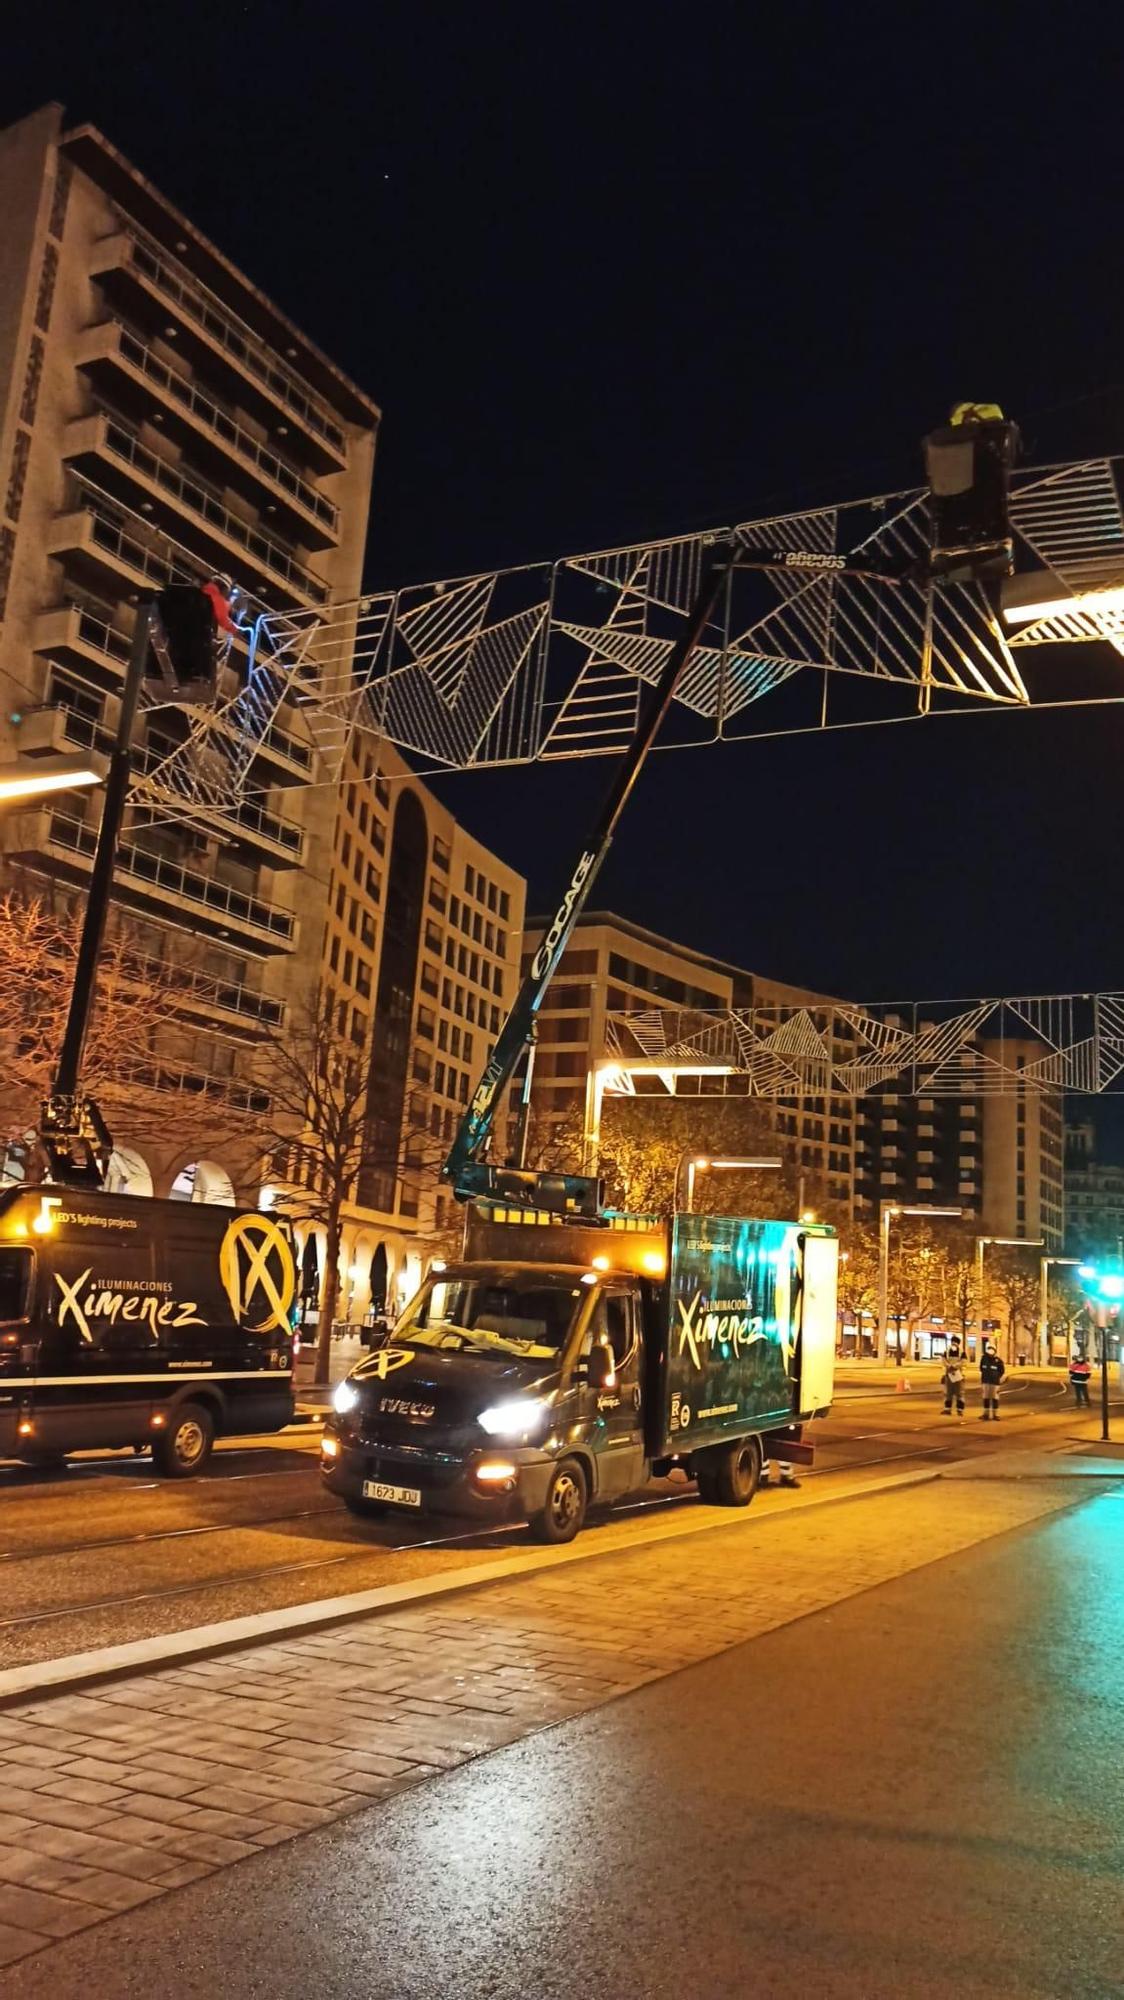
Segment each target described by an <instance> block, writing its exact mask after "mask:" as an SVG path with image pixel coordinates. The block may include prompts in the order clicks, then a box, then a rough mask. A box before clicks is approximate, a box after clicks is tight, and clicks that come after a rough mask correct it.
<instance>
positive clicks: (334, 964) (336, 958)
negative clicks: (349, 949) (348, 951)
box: [328, 937, 340, 972]
mask: <svg viewBox="0 0 1124 2000" xmlns="http://www.w3.org/2000/svg"><path fill="white" fill-rule="evenodd" d="M328 964H329V965H330V966H331V968H332V971H333V972H338V971H339V965H340V941H339V939H338V937H334V938H333V939H332V949H331V951H330V952H329V953H328Z"/></svg>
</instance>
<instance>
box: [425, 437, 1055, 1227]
mask: <svg viewBox="0 0 1124 2000" xmlns="http://www.w3.org/2000/svg"><path fill="white" fill-rule="evenodd" d="M1017 440H1018V433H1017V430H1016V428H1015V426H1014V425H1013V424H1011V423H1008V422H1007V421H1006V420H1005V419H1004V418H1003V417H1002V414H1001V412H1000V411H999V410H998V408H997V407H996V406H995V405H993V404H960V405H958V406H957V408H956V410H955V411H954V412H953V415H952V419H951V422H950V424H949V425H948V426H947V427H945V428H943V429H940V430H936V431H933V432H931V433H930V434H929V436H928V437H927V438H926V440H925V453H926V463H927V471H928V476H929V491H930V520H931V542H930V546H929V548H928V549H926V550H924V551H923V552H922V553H921V554H920V555H918V556H913V557H907V558H903V560H902V561H901V562H900V563H895V562H894V561H893V560H892V559H891V560H889V561H887V560H886V559H884V558H882V557H880V556H879V555H878V554H876V553H875V552H874V551H868V550H864V549H862V548H859V549H855V550H853V551H852V552H851V553H850V554H846V555H843V554H828V553H826V552H820V551H817V550H810V549H781V548H775V549H753V548H749V547H746V546H743V545H741V544H739V543H738V542H736V541H729V540H724V539H723V540H716V541H715V542H714V544H713V545H712V546H711V547H710V548H709V549H708V550H707V551H706V554H705V557H704V561H703V568H702V576H701V580H700V583H699V588H698V591H697V593H696V596H695V599H694V601H693V603H692V605H691V607H690V610H689V611H688V613H687V619H686V624H685V626H684V629H683V631H682V632H681V634H680V636H679V638H678V639H677V640H676V642H675V644H674V645H673V647H672V649H671V651H670V653H669V654H668V656H667V659H666V661H665V662H664V667H663V671H662V673H661V674H660V676H659V679H658V680H657V681H656V682H655V683H654V684H653V685H652V686H651V687H650V688H649V689H648V691H647V693H646V694H645V695H644V696H643V697H642V698H641V702H640V707H639V712H638V715H637V720H636V727H635V730H634V731H633V735H632V740H631V742H630V744H629V746H628V749H627V750H626V751H625V754H624V757H623V758H622V760H621V763H620V765H619V767H618V769H617V772H616V774H615V776H614V778H613V782H612V784H611V785H610V787H609V791H608V794H607V796H606V798H605V801H604V803H603V805H602V808H601V812H600V814H599V816H598V818H597V820H596V822H595V824H594V827H593V830H592V832H591V834H590V837H589V839H588V841H587V842H586V844H585V846H584V847H583V848H582V851H581V854H580V855H579V857H578V862H577V866H576V867H575V869H574V871H573V874H572V875H571V877H570V880H569V882H568V883H567V885H566V889H565V891H564V893H563V896H562V899H561V901H560V903H559V905H558V907H557V909H556V910H555V913H554V916H553V917H552V919H551V921H550V923H549V924H548V925H547V928H546V930H545V931H544V933H543V936H542V939H541V941H540V943H539V945H538V948H537V950H536V951H535V954H534V957H533V958H532V960H531V963H530V965H529V967H528V969H527V972H526V974H525V975H524V978H523V982H522V984H521V986H520V988H519V991H518V993H517V994H516V997H515V1000H514V1002H513V1004H512V1007H511V1010H510V1012H509V1014H508V1016H507V1019H506V1021H505V1022H504V1024H503V1027H502V1028H501V1030H500V1033H499V1037H498V1040H497V1041H496V1045H495V1047H494V1049H493V1050H492V1053H491V1056H490V1057H489V1059H488V1062H487V1064H486V1066H485V1069H484V1073H483V1075H482V1077H481V1079H480V1082H479V1083H478V1084H477V1086H476V1090H475V1092H474V1094H473V1096H472V1099H471V1101H470V1103H469V1105H468V1107H467V1109H466V1111H465V1114H464V1116H463V1118H462V1119H461V1122H460V1125H459V1127H458V1129H457V1132H456V1136H455V1137H454V1140H453V1144H452V1146H451V1148H450V1150H449V1155H448V1158H447V1159H446V1161H445V1164H444V1166H443V1168H442V1170H441V1172H442V1178H443V1179H445V1180H448V1181H451V1182H452V1186H453V1192H454V1194H455V1195H456V1197H457V1199H458V1200H459V1201H473V1200H476V1199H478V1198H484V1199H487V1198H491V1199H493V1200H500V1201H506V1202H509V1203H512V1204H514V1205H519V1204H520V1203H522V1204H523V1205H525V1206H528V1207H534V1208H543V1209H550V1210H551V1211H552V1212H553V1213H555V1214H561V1215H567V1216H572V1217H581V1218H583V1219H586V1220H594V1219H596V1218H597V1216H598V1213H599V1210H600V1207H601V1188H600V1184H599V1182H597V1181H596V1180H593V1179H590V1178H588V1177H586V1176H584V1175H576V1174H547V1175H543V1174H537V1173H529V1172H527V1171H526V1170H525V1169H524V1167H523V1164H522V1160H521V1159H520V1160H519V1161H518V1162H516V1163H515V1164H513V1165H510V1166H507V1167H497V1166H493V1165H491V1164H490V1163H488V1162H486V1161H484V1160H483V1159H482V1158H481V1155H482V1153H483V1152H484V1150H485V1147H486V1146H487V1143H488V1139H489V1137H490V1135H491V1132H492V1128H493V1125H494V1122H495V1116H496V1109H497V1106H498V1104H499V1102H500V1099H501V1097H502V1095H503V1093H504V1091H505V1090H506V1089H507V1087H508V1085H509V1084H510V1083H511V1081H512V1079H513V1077H514V1076H515V1073H516V1070H517V1069H518V1067H519V1063H520V1061H521V1060H522V1058H523V1056H524V1054H526V1056H527V1060H528V1070H527V1073H526V1077H525V1082H524V1093H523V1104H522V1113H521V1121H520V1122H521V1130H522V1133H523V1135H524V1136H525V1133H526V1116H527V1110H528V1099H529V1086H530V1064H531V1061H532V1059H533V1044H534V1034H535V1023H536V1020H537V1017H538V1012H539V1008H540V1007H541V1006H542V1002H543V998H544V995H545V993H546V990H547V987H548V986H549V984H550V981H551V979H552V977H553V974H554V970H555V967H556V966H557V964H558V961H559V959H560V958H561V956H562V953H563V952H564V951H565V949H566V945H567V942H568V941H569V938H570V936H571V934H572V932H573V930H574V926H575V925H576V923H577V921H578V918H579V917H580V916H581V913H582V910H583V909H584V907H585V904H586V901H587V899H588V897H589V893H590V890H591V889H592V887H593V884H594V882H595V881H596V879H597V875H598V873H599V871H600V869H601V866H602V863H603V862H604V860H605V857H606V855H607V854H608V851H609V848H610V846H611V844H612V841H613V836H614V834H615V833H616V830H617V827H618V825H619V823H620V817H621V814H622V812H623V811H624V809H625V806H626V805H627V804H628V801H629V798H630V796H631V794H632V790H633V787H634V785H635V783H636V780H637V778H638V777H639V775H640V771H641V768H642V766H643V764H644V761H645V759H646V757H647V755H648V752H649V750H650V749H651V748H652V745H653V744H654V742H655V740H656V737H657V735H658V734H659V730H660V726H661V724H662V722H663V720H664V717H665V716H666V714H667V712H668V709H669V708H670V706H671V703H672V700H673V698H674V696H675V692H676V689H677V687H678V686H679V684H680V682H681V680H682V677H683V674H684V671H685V669H686V667H687V665H688V663H689V662H690V660H691V657H692V655H693V653H694V652H695V649H696V647H697V646H698V644H699V642H700V640H701V638H702V635H703V633H704V632H705V630H706V627H707V625H708V624H709V622H710V620H711V618H712V617H713V615H714V612H715V608H716V606H717V604H718V602H719V599H720V598H721V596H722V593H723V591H724V590H725V588H726V585H727V583H728V582H729V580H730V577H731V575H732V573H733V571H734V570H737V569H758V570H784V571H786V572H787V573H788V574H789V575H790V576H792V575H796V576H805V577H809V578H812V577H815V576H816V575H831V576H836V577H842V578H845V577H854V578H863V579H865V580H866V581H868V582H874V583H879V584H884V585H886V586H887V587H888V588H891V589H894V588H900V587H901V586H903V585H906V584H923V585H927V586H930V587H931V586H932V585H933V583H934V582H935V580H937V579H943V580H944V581H946V582H964V581H968V580H973V581H978V582H991V581H993V580H995V579H998V578H999V577H1001V576H1006V575H1009V574H1010V573H1011V571H1012V569H1013V567H1014V560H1013V544H1012V540H1011V531H1010V522H1009V519H1008V514H1007V488H1008V476H1009V471H1010V467H1011V464H1012V462H1013V459H1014V455H1015V451H1016V448H1017ZM520 1151H522V1144H521V1145H520Z"/></svg>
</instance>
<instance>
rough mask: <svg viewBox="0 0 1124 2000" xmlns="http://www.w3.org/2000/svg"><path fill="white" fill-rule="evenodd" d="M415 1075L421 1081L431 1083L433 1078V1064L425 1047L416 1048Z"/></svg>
mask: <svg viewBox="0 0 1124 2000" xmlns="http://www.w3.org/2000/svg"><path fill="white" fill-rule="evenodd" d="M413 1073H414V1075H415V1076H416V1077H417V1080H418V1082H419V1083H430V1082H432V1079H433V1065H432V1063H431V1062H430V1060H429V1057H428V1056H427V1055H426V1053H425V1051H424V1049H415V1050H414V1070H413Z"/></svg>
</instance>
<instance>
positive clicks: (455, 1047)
mask: <svg viewBox="0 0 1124 2000" xmlns="http://www.w3.org/2000/svg"><path fill="white" fill-rule="evenodd" d="M449 1047H450V1049H451V1050H452V1053H453V1054H454V1055H455V1056H459V1054H460V1052H461V1031H460V1029H459V1028H454V1029H453V1030H452V1031H451V1033H450V1035H449Z"/></svg>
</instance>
